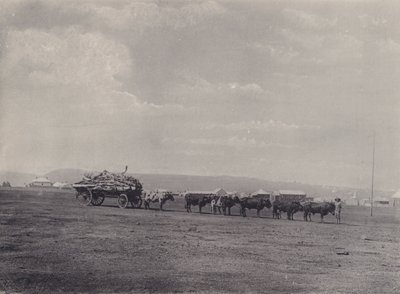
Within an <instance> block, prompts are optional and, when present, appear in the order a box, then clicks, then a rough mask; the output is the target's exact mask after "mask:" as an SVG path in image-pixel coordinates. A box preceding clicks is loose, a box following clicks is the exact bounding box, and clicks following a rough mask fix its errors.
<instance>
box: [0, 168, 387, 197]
mask: <svg viewBox="0 0 400 294" xmlns="http://www.w3.org/2000/svg"><path fill="white" fill-rule="evenodd" d="M87 172H88V171H87V170H83V169H57V170H53V171H51V172H48V173H46V174H44V175H42V176H44V177H47V178H48V179H49V180H50V181H52V182H67V183H71V184H72V183H76V182H78V181H80V180H81V179H82V177H83V175H84V174H85V173H87ZM94 173H96V172H94ZM131 175H133V176H134V177H136V178H138V179H139V180H140V182H141V183H142V184H143V187H144V189H146V190H153V189H157V188H160V189H168V190H171V191H185V190H214V189H216V188H224V189H225V190H227V191H237V192H246V193H252V192H254V191H257V190H259V189H263V190H265V191H276V190H302V191H304V192H306V193H307V195H308V196H310V197H315V198H316V197H318V198H322V199H333V198H335V197H340V198H342V199H348V198H351V197H353V196H354V195H356V197H357V198H358V199H363V198H369V195H370V190H369V189H356V188H345V187H334V186H321V185H309V184H303V183H296V182H293V183H287V182H274V181H268V180H262V179H256V178H247V177H235V176H191V175H166V174H137V173H134V174H131ZM34 178H35V175H33V174H24V173H13V172H11V173H9V172H6V173H0V184H1V183H2V181H9V182H10V183H11V185H13V186H24V184H25V183H29V182H30V181H32V180H33V179H34ZM375 195H376V196H380V197H390V196H391V192H386V191H375Z"/></svg>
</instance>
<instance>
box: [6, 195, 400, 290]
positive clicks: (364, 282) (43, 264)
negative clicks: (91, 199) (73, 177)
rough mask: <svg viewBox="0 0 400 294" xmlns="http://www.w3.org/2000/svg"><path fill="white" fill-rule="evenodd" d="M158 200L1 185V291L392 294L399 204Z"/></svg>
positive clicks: (398, 260) (399, 267)
mask: <svg viewBox="0 0 400 294" xmlns="http://www.w3.org/2000/svg"><path fill="white" fill-rule="evenodd" d="M165 208H166V209H167V211H163V212H160V211H157V210H150V211H146V210H144V209H131V208H129V209H120V208H118V207H117V206H116V200H115V199H106V201H105V203H104V204H103V206H100V207H93V206H89V207H83V206H80V205H79V204H78V203H77V202H76V201H75V199H74V194H73V193H70V192H56V191H47V192H41V191H38V190H34V191H32V190H23V189H20V190H18V189H16V190H15V189H14V190H0V293H1V292H6V293H10V292H11V293H15V292H17V293H57V292H62V293H65V292H69V293H71V292H72V293H76V292H79V293H81V292H91V293H126V292H135V293H169V292H181V293H188V292H202V293H226V292H235V293H400V280H399V278H400V274H399V272H400V254H399V252H400V251H399V249H400V248H399V240H400V238H399V237H400V230H399V225H400V209H399V210H396V209H394V208H387V209H385V208H376V209H375V211H374V213H375V214H374V217H372V218H371V217H370V216H369V208H365V207H344V209H343V213H342V219H343V224H341V225H336V224H335V223H334V222H335V220H334V217H333V216H331V215H330V216H328V217H327V218H326V222H325V223H319V216H317V215H316V216H314V219H313V222H311V223H306V222H304V221H303V220H302V214H301V213H298V214H296V215H295V220H294V221H288V220H286V219H281V220H274V219H272V212H271V211H270V210H269V211H268V210H265V211H263V212H262V217H261V218H257V217H255V212H251V213H249V217H247V218H243V217H241V216H238V214H239V213H238V209H237V208H235V209H233V214H234V216H230V217H228V216H223V215H221V216H220V215H215V216H214V215H210V214H208V212H209V207H208V206H207V207H206V208H205V211H206V212H207V213H206V214H201V215H200V214H199V213H197V211H198V209H197V207H195V208H194V209H193V211H196V212H194V213H192V214H188V213H186V211H185V210H184V202H183V200H182V199H177V200H176V201H175V202H167V204H166V205H165ZM336 248H344V251H348V252H349V255H337V254H336V253H337V252H338V251H340V250H338V249H336Z"/></svg>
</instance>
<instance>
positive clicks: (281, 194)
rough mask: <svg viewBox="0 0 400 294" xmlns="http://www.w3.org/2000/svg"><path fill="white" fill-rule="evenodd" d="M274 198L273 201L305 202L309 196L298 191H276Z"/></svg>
mask: <svg viewBox="0 0 400 294" xmlns="http://www.w3.org/2000/svg"><path fill="white" fill-rule="evenodd" d="M272 196H273V197H272V198H273V199H272V200H282V201H304V200H305V199H306V197H307V194H306V193H305V192H303V191H298V190H279V191H275V192H274V193H273V194H272Z"/></svg>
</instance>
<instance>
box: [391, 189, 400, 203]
mask: <svg viewBox="0 0 400 294" xmlns="http://www.w3.org/2000/svg"><path fill="white" fill-rule="evenodd" d="M392 199H393V206H396V205H398V204H399V203H400V190H399V191H397V192H396V193H394V194H393V196H392Z"/></svg>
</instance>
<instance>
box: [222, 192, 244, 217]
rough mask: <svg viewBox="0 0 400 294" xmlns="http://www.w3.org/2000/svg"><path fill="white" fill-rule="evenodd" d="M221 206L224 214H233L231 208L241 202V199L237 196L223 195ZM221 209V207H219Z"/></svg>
mask: <svg viewBox="0 0 400 294" xmlns="http://www.w3.org/2000/svg"><path fill="white" fill-rule="evenodd" d="M220 201H221V208H222V211H223V212H224V215H227V214H228V215H231V208H232V207H233V206H235V205H236V204H240V199H239V197H237V196H230V195H227V196H222V197H221V200H220ZM218 209H219V207H218Z"/></svg>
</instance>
